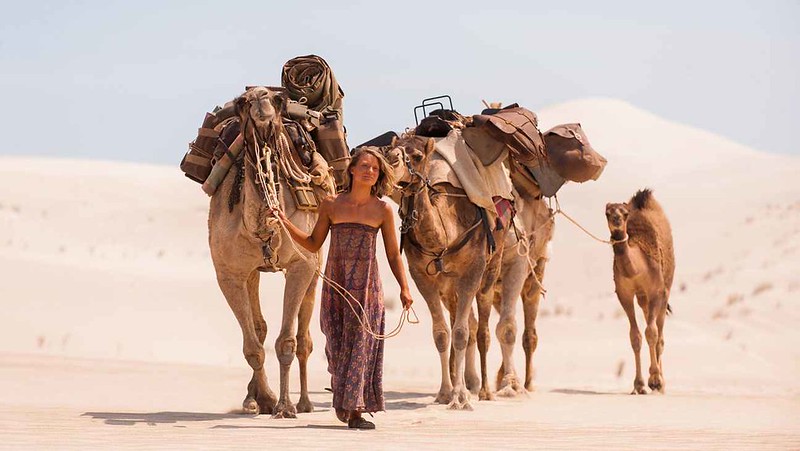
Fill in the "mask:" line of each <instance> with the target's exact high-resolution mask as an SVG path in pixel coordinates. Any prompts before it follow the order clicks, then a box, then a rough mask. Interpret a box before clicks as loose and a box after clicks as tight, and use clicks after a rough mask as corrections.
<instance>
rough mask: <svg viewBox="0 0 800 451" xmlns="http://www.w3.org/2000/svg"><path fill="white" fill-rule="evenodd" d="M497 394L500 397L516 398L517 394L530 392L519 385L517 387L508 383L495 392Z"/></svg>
mask: <svg viewBox="0 0 800 451" xmlns="http://www.w3.org/2000/svg"><path fill="white" fill-rule="evenodd" d="M495 395H496V396H498V397H500V398H516V397H517V396H526V397H527V396H528V392H527V391H525V389H523V388H522V387H521V386H518V387H517V388H516V389H515V388H514V386H513V385H506V386H505V387H503V388H501V389H500V390H497V392H496V393H495Z"/></svg>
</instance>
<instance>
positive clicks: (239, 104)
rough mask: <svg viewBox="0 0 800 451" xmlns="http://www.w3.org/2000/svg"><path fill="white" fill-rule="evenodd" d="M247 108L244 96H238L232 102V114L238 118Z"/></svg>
mask: <svg viewBox="0 0 800 451" xmlns="http://www.w3.org/2000/svg"><path fill="white" fill-rule="evenodd" d="M245 108H247V99H245V98H244V95H240V96H239V97H237V98H236V99H234V100H233V114H234V115H236V116H239V114H241V112H242V111H244V110H245Z"/></svg>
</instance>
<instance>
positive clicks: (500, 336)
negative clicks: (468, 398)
mask: <svg viewBox="0 0 800 451" xmlns="http://www.w3.org/2000/svg"><path fill="white" fill-rule="evenodd" d="M514 251H515V249H510V250H509V249H506V250H505V252H514ZM527 272H528V262H527V260H526V259H525V258H523V257H520V258H515V259H514V261H513V262H512V263H509V264H507V265H505V267H504V268H503V286H502V289H501V291H500V293H499V297H500V303H499V311H500V319H499V320H498V322H497V328H496V329H495V334H496V335H497V341H499V342H500V350H501V351H502V353H503V364H502V365H501V366H500V371H499V372H498V373H497V390H498V391H500V393H499V395H501V396H506V397H509V396H516V395H517V394H519V393H521V392H522V384H520V382H519V378H518V377H517V370H516V368H515V365H514V343H515V342H516V340H517V317H516V306H517V299H519V297H520V294H521V293H522V288H523V286H524V284H525V274H526V273H527Z"/></svg>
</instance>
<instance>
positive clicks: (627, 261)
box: [606, 189, 675, 394]
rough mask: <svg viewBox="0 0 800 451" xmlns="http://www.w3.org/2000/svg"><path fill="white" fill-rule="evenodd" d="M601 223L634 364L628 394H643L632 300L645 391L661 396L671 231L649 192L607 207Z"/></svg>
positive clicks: (672, 259) (671, 261) (671, 269)
mask: <svg viewBox="0 0 800 451" xmlns="http://www.w3.org/2000/svg"><path fill="white" fill-rule="evenodd" d="M606 219H607V221H608V228H609V230H610V231H611V240H612V243H613V248H614V285H615V287H616V291H617V297H618V298H619V302H620V304H622V308H623V309H624V310H625V314H626V315H628V321H629V322H630V339H631V347H632V348H633V355H634V357H635V359H636V378H635V379H634V380H633V392H631V394H644V393H645V390H644V380H643V379H642V365H641V360H640V357H639V351H640V350H641V347H642V335H641V333H640V332H639V328H638V326H637V325H636V312H635V311H634V305H633V298H634V296H635V297H636V301H637V302H638V304H639V307H641V308H642V311H643V312H644V318H645V321H646V323H647V326H646V328H645V337H646V338H647V345H648V346H649V348H650V378H649V379H648V382H647V385H648V386H649V387H650V389H651V390H654V391H659V392H661V393H663V392H664V386H665V383H664V373H663V367H662V362H661V354H662V353H663V352H664V320H665V318H666V315H667V311H670V307H669V293H670V289H671V288H672V279H673V275H674V274H675V253H674V250H673V247H672V230H671V228H670V225H669V221H668V220H667V217H666V215H665V214H664V211H663V210H662V209H661V206H660V205H659V204H658V202H656V200H655V198H653V194H652V192H651V191H650V190H649V189H644V190H640V191H638V192H637V193H636V195H634V196H633V197H632V198H631V200H630V201H628V203H624V204H607V205H606Z"/></svg>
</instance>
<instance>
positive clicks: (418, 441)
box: [0, 99, 800, 449]
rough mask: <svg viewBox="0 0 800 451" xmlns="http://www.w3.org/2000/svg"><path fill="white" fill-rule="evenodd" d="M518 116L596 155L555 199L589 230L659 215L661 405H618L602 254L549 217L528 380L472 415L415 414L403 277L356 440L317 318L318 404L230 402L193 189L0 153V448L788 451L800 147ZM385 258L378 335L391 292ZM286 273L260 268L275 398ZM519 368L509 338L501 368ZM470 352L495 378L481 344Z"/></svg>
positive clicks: (797, 429)
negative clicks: (595, 174)
mask: <svg viewBox="0 0 800 451" xmlns="http://www.w3.org/2000/svg"><path fill="white" fill-rule="evenodd" d="M538 114H539V116H540V120H541V122H542V129H543V130H544V129H547V128H549V127H550V126H553V125H556V124H559V123H565V122H580V123H581V124H582V126H583V128H584V130H585V131H586V134H587V136H588V137H589V139H590V140H591V142H592V144H593V146H594V147H595V148H596V149H597V150H598V151H599V152H601V153H602V154H603V155H605V156H606V157H607V158H608V160H609V164H608V167H607V168H606V171H605V173H604V174H603V176H602V178H601V179H600V180H599V181H596V182H588V183H585V184H580V185H576V184H572V185H567V186H565V187H564V188H563V189H562V190H561V191H560V193H559V196H558V197H559V200H560V205H561V207H562V209H563V210H564V211H565V212H566V213H568V214H569V215H570V216H571V217H573V218H575V219H576V220H578V221H579V222H580V223H581V224H582V225H583V226H584V227H586V228H587V229H589V230H591V231H592V232H593V233H595V234H597V235H600V236H602V237H604V238H605V237H606V235H607V233H608V232H607V228H606V226H605V218H604V216H603V211H604V206H605V203H606V202H620V201H624V200H627V199H628V198H629V197H630V196H631V195H632V194H633V193H634V192H635V191H636V190H637V189H639V188H642V187H645V186H647V187H650V188H652V189H653V190H654V193H655V196H656V198H657V199H658V200H659V202H660V203H661V204H662V205H663V207H664V209H665V211H666V212H667V214H668V216H669V218H670V220H671V222H672V227H673V232H674V237H675V247H676V260H677V270H676V276H675V285H674V287H673V292H672V298H671V300H670V303H671V305H672V307H673V310H674V312H675V313H674V315H672V316H671V317H669V318H668V319H667V324H666V330H665V341H666V347H665V354H664V373H665V378H666V387H667V393H666V394H665V395H647V396H630V395H628V393H629V392H630V391H631V388H632V382H633V355H632V352H631V350H630V344H629V341H628V326H627V320H626V319H625V318H624V315H623V314H622V310H621V308H620V307H619V304H618V302H617V300H616V297H615V295H614V287H613V282H612V280H611V261H612V254H611V250H610V249H609V247H608V246H607V245H604V244H601V243H598V242H596V241H594V240H592V239H591V238H589V237H588V236H586V235H585V234H584V233H583V232H581V231H580V230H579V229H577V228H576V227H575V226H573V225H572V224H570V223H569V222H567V221H566V220H565V219H564V218H563V217H559V218H557V220H556V238H555V239H554V242H553V253H552V258H551V261H550V263H549V266H548V270H547V274H546V276H545V281H544V284H545V286H546V287H547V289H548V294H547V297H546V299H545V300H544V301H542V304H541V309H540V315H539V320H538V322H537V329H538V333H539V348H538V349H537V351H536V354H535V367H536V377H535V383H536V386H537V390H536V391H535V392H533V393H530V394H528V395H527V396H522V397H519V398H515V399H500V398H498V399H497V400H495V401H481V402H478V401H475V402H474V407H475V410H474V411H472V412H453V411H449V410H447V409H446V407H445V406H440V405H436V404H433V395H434V394H435V392H436V390H437V389H438V381H439V368H438V367H439V363H438V357H437V353H436V351H435V348H434V346H433V343H432V339H431V332H430V316H429V314H428V313H427V307H426V306H425V305H424V301H423V300H422V298H421V297H420V296H419V294H418V293H417V292H416V290H415V288H412V290H413V292H414V294H415V299H416V301H417V303H416V304H415V306H416V311H417V313H418V314H419V316H420V319H421V324H419V325H409V326H406V328H405V329H404V330H403V333H402V334H401V335H400V336H399V337H397V338H394V339H392V340H390V341H388V342H387V344H386V363H385V382H384V383H385V389H386V392H387V411H386V412H383V413H378V414H376V418H375V421H376V423H377V424H378V429H377V430H376V431H371V432H364V431H349V430H347V429H346V428H344V427H342V425H340V424H339V423H338V422H337V420H336V419H335V417H334V415H333V414H332V412H331V411H330V395H329V394H328V392H326V391H325V390H324V388H325V387H326V386H327V380H328V375H327V372H326V370H325V357H324V352H323V346H324V337H322V335H321V333H320V331H319V326H318V316H317V315H316V314H315V316H314V318H313V319H312V334H313V337H314V341H315V347H316V350H315V352H314V353H313V354H312V356H311V360H310V373H311V375H310V386H311V391H312V401H313V402H314V403H315V406H316V412H314V413H312V414H301V415H299V416H298V418H297V419H293V420H275V419H271V418H270V417H269V416H266V415H262V416H248V415H239V414H236V413H231V412H234V411H235V410H236V409H237V408H238V407H239V406H240V403H241V400H242V398H243V397H244V394H245V388H246V383H247V381H248V380H249V367H247V365H246V363H245V361H244V358H243V357H242V355H241V333H240V331H239V328H238V325H237V323H236V321H235V319H234V317H233V314H232V313H231V312H230V311H229V309H228V307H227V304H226V303H225V300H224V298H223V297H222V295H221V293H220V292H219V289H218V288H217V286H216V282H215V279H214V273H213V267H212V264H211V260H210V257H209V254H208V245H207V238H206V218H207V208H208V199H207V198H206V196H205V195H204V194H203V193H202V191H201V190H200V188H199V185H197V184H195V183H193V182H191V181H189V180H188V179H185V178H183V176H182V175H181V174H180V172H179V170H178V169H177V164H176V165H175V166H174V167H162V166H153V165H137V164H129V163H118V162H103V161H86V160H69V159H53V158H20V157H3V156H0V272H1V273H2V274H3V277H2V284H0V305H1V306H2V309H3V315H0V387H2V389H0V448H9V449H21V448H29V449H51V448H57V449H86V448H95V449H96V448H104V449H105V448H115V449H128V448H137V449H138V448H160V449H163V448H182V449H183V448H198V449H206V448H230V447H246V448H251V447H253V448H254V447H259V448H265V447H270V448H272V447H275V446H282V445H286V446H312V447H325V448H344V447H358V446H362V447H367V446H369V447H370V448H375V449H399V448H409V447H411V446H414V447H419V448H425V449H429V448H430V449H452V448H512V449H513V448H526V449H530V448H540V449H601V448H602V449H641V448H652V449H686V448H693V449H698V448H699V449H798V448H800V426H798V424H800V421H798V420H800V383H798V376H800V347H798V344H800V331H798V328H797V327H796V323H797V321H798V320H800V299H798V297H799V295H800V182H799V181H798V180H797V179H796V177H797V174H800V158H797V157H789V156H778V155H773V154H768V153H764V152H760V151H756V150H753V149H748V148H746V147H743V146H741V145H738V144H736V143H734V142H731V141H729V140H726V139H724V138H721V137H719V136H716V135H713V134H710V133H707V132H704V131H702V130H697V129H693V128H690V127H686V126H684V125H680V124H677V123H674V122H669V121H666V120H664V119H661V118H658V117H656V116H653V115H651V114H649V113H647V112H645V111H642V110H639V109H637V108H635V107H633V106H631V105H629V104H626V103H624V102H621V101H617V100H613V99H584V100H579V101H574V102H569V103H566V104H561V105H556V106H553V107H551V108H547V109H543V110H541V111H539V112H538ZM176 158H177V157H176ZM379 248H380V246H379ZM381 269H382V274H383V275H384V279H385V284H384V285H385V289H386V298H387V304H388V305H389V307H390V308H389V310H388V311H387V324H388V325H394V324H395V323H396V321H397V320H398V318H399V314H400V312H399V310H398V307H397V304H398V302H397V293H398V289H397V287H396V286H395V284H394V282H393V280H392V278H391V276H390V274H391V273H390V271H389V268H388V266H387V265H385V264H383V266H382V267H381ZM282 286H283V281H282V276H281V275H275V274H272V275H264V276H262V285H261V293H262V305H263V309H264V312H265V316H266V319H267V322H268V324H269V327H270V333H269V335H268V337H267V362H266V365H267V371H268V375H269V378H270V384H271V385H272V387H273V389H274V390H277V381H278V378H277V376H278V372H277V366H278V365H277V359H276V358H275V355H274V351H273V349H272V342H273V341H274V339H275V331H276V330H277V329H278V328H279V317H280V310H281V306H280V302H279V299H280V293H281V289H282ZM494 321H496V318H494ZM518 323H519V324H521V314H520V315H519V316H518ZM640 324H641V321H640ZM492 330H494V327H493V325H492ZM522 357H523V353H522V349H521V347H518V348H517V349H516V350H515V359H516V361H517V371H522V370H523V366H522V362H523V360H522ZM643 361H644V364H645V365H646V364H647V356H646V353H645V352H643ZM489 362H490V372H492V373H493V372H494V371H495V370H496V368H497V365H499V362H500V352H499V346H498V345H497V341H496V339H495V338H494V337H493V344H492V348H491V350H490V356H489ZM645 370H646V368H645ZM293 371H294V373H295V376H293V379H292V390H293V397H294V399H295V400H296V399H297V397H298V395H297V393H296V390H298V388H299V384H298V383H297V377H296V368H294V369H293Z"/></svg>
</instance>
